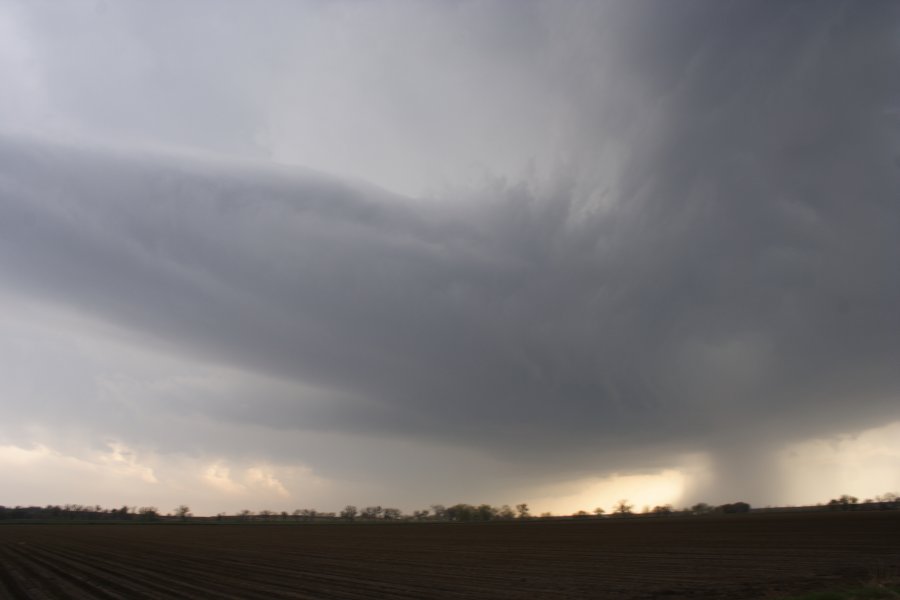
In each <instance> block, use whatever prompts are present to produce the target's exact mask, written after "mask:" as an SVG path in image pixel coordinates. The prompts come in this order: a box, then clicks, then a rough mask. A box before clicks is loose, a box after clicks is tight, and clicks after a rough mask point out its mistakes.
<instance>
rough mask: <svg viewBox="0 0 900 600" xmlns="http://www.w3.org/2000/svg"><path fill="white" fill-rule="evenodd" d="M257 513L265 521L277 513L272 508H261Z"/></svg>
mask: <svg viewBox="0 0 900 600" xmlns="http://www.w3.org/2000/svg"><path fill="white" fill-rule="evenodd" d="M256 514H258V515H259V516H260V518H261V519H262V520H263V521H268V520H270V519H271V518H272V517H273V516H274V515H275V513H274V512H272V511H271V510H261V511H259V512H258V513H256Z"/></svg>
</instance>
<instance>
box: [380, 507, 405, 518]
mask: <svg viewBox="0 0 900 600" xmlns="http://www.w3.org/2000/svg"><path fill="white" fill-rule="evenodd" d="M381 518H383V519H385V520H386V521H399V520H400V519H401V518H403V513H402V512H400V509H399V508H385V509H384V510H383V511H382V515H381Z"/></svg>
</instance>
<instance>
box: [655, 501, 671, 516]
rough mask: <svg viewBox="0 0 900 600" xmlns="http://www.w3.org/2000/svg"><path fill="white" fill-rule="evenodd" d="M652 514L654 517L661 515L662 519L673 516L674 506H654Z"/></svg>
mask: <svg viewBox="0 0 900 600" xmlns="http://www.w3.org/2000/svg"><path fill="white" fill-rule="evenodd" d="M652 512H653V514H654V515H659V516H660V517H668V516H669V515H671V514H672V505H671V504H660V505H658V506H654V507H653V511H652Z"/></svg>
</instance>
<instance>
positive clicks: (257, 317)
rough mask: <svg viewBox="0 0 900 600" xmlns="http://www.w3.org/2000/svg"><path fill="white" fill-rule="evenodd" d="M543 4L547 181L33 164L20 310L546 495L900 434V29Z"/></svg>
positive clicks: (790, 12) (19, 240) (101, 154)
mask: <svg viewBox="0 0 900 600" xmlns="http://www.w3.org/2000/svg"><path fill="white" fill-rule="evenodd" d="M532 8H534V10H528V11H526V10H524V9H522V12H519V13H517V14H518V15H519V17H520V20H522V21H523V23H522V24H521V25H523V26H524V25H525V24H530V25H529V27H526V29H527V30H528V31H531V32H532V34H533V37H529V39H525V40H523V39H521V38H519V37H516V36H513V35H512V34H511V33H510V32H511V29H510V28H506V27H503V26H501V25H500V24H499V21H500V19H499V18H497V19H496V20H489V23H493V24H495V25H496V26H497V30H496V31H497V36H498V41H497V46H498V48H499V49H502V50H505V51H506V52H511V51H512V49H515V48H518V47H523V48H525V47H529V46H535V45H536V47H537V49H535V48H534V47H531V48H530V50H529V52H528V53H527V55H528V56H530V57H539V58H540V60H539V61H538V64H537V65H536V66H535V67H534V73H535V74H536V77H538V80H537V81H536V83H535V89H539V88H541V87H542V86H543V85H545V84H546V85H548V86H550V87H551V88H553V89H554V92H553V94H552V95H553V97H554V98H555V100H554V102H556V103H557V104H555V105H554V106H555V110H557V111H558V113H557V114H556V116H555V119H556V120H555V125H554V127H555V130H556V131H557V133H558V138H557V139H556V141H555V142H554V143H555V144H556V146H557V147H556V148H555V150H558V151H559V153H560V156H559V157H557V158H558V159H559V160H558V163H557V165H554V168H552V169H551V168H545V169H544V170H542V171H541V172H542V173H544V175H540V174H534V175H532V176H530V177H529V176H526V177H524V178H522V179H521V180H519V179H516V178H503V177H497V178H495V179H492V180H490V181H488V182H486V183H484V185H481V186H478V187H465V188H461V189H457V190H455V191H448V192H445V193H444V194H443V196H442V197H441V198H440V201H439V202H433V203H421V202H420V203H416V202H412V201H409V200H405V199H403V198H401V197H398V196H394V195H392V194H390V193H388V192H385V191H382V190H379V189H377V188H374V187H369V186H365V185H363V184H357V183H347V182H346V181H342V180H340V179H336V178H331V177H327V176H324V175H320V174H316V173H314V172H308V171H303V170H300V169H289V168H283V169H280V168H279V169H276V168H273V167H268V166H264V165H260V164H254V163H241V162H238V161H232V162H224V161H216V160H212V159H203V160H201V159H197V158H191V157H190V156H187V155H183V156H179V155H169V156H166V155H161V154H159V153H156V154H154V153H141V152H137V151H134V152H131V153H128V152H121V153H112V152H110V151H108V150H99V149H97V150H90V149H85V148H83V147H78V146H65V145H53V144H48V143H44V142H37V141H34V140H29V139H27V138H20V139H14V138H4V139H3V140H2V142H0V215H2V220H0V270H2V271H0V272H2V282H3V283H2V287H3V289H5V290H7V291H15V292H16V293H19V294H26V295H34V296H38V297H41V298H44V299H49V300H51V301H53V302H58V303H62V304H65V305H71V306H76V307H78V308H79V309H80V310H84V311H86V312H89V313H92V314H96V315H99V316H101V317H103V318H108V319H111V320H114V321H115V322H117V323H119V324H122V325H125V326H126V327H129V328H132V329H134V330H137V331H141V332H146V333H147V334H149V335H151V336H154V337H158V338H160V339H164V340H167V341H169V342H171V343H174V344H176V345H178V346H180V347H182V348H185V349H187V350H188V351H189V352H191V353H195V354H197V355H198V356H202V357H205V358H207V359H211V360H214V361H222V362H225V363H228V364H233V365H237V366H239V367H241V368H244V369H247V370H252V371H259V372H263V373H267V374H270V375H274V376H276V377H278V378H281V379H286V380H296V381H298V382H303V383H304V384H308V385H310V386H314V388H315V389H316V390H318V392H314V393H312V392H311V393H312V394H313V395H315V394H316V393H318V394H320V395H321V397H316V398H312V399H310V398H297V399H293V398H291V397H290V395H284V394H282V395H280V396H279V398H280V399H277V400H276V399H274V398H266V397H263V398H255V399H254V400H253V402H254V403H256V404H255V405H258V410H244V409H239V408H238V407H237V405H231V404H228V403H222V404H219V405H212V404H211V405H210V406H209V407H207V408H205V409H204V410H208V411H210V412H211V416H213V417H214V418H215V417H218V418H229V419H231V418H233V419H236V420H246V419H249V420H251V421H258V422H262V423H263V424H265V425H268V426H272V427H277V428H288V429H290V428H297V429H302V428H325V429H329V430H333V431H339V432H358V433H375V434H378V435H383V434H390V435H402V436H411V437H416V438H420V439H423V440H429V439H435V440H442V441H445V442H449V443H452V444H468V445H473V446H477V447H482V448H485V449H488V450H489V451H491V452H493V453H496V454H497V455H501V456H504V457H507V458H521V459H522V460H527V461H528V463H529V464H531V465H535V468H540V465H541V464H544V465H550V466H553V465H559V461H560V459H561V458H563V457H566V460H568V461H570V462H569V463H567V464H568V465H569V467H567V468H570V467H571V468H573V469H575V470H577V468H578V467H577V465H579V464H582V463H583V464H588V463H591V462H596V459H597V457H598V456H602V457H604V458H605V459H606V460H607V461H609V463H608V464H616V465H627V466H633V467H641V466H647V465H652V464H664V463H665V460H666V453H668V452H680V451H684V452H688V451H696V450H701V451H704V450H705V451H713V452H714V453H719V454H721V455H722V456H723V457H724V458H723V460H722V461H721V464H720V465H719V467H718V475H719V477H720V478H723V477H727V476H728V473H729V472H735V471H740V473H742V474H743V475H742V476H743V477H744V478H745V479H746V478H747V473H752V472H753V469H755V468H757V467H756V466H754V465H753V464H752V463H757V464H760V463H761V461H762V460H763V459H764V458H765V455H766V453H765V452H761V451H760V450H759V448H761V447H763V446H766V445H770V444H771V445H773V446H774V445H777V444H780V443H784V442H786V441H789V440H792V439H800V438H803V437H804V436H809V435H815V434H825V433H831V432H835V431H840V430H845V429H846V428H848V427H857V428H858V427H863V426H867V425H872V424H874V423H877V422H879V420H880V419H885V418H890V417H896V416H897V412H896V408H895V406H896V398H897V394H898V392H900V375H898V371H897V369H896V365H897V364H900V336H898V335H897V334H898V332H900V312H898V311H897V308H896V307H897V306H898V305H900V272H898V268H897V263H896V259H897V256H898V255H900V241H898V240H900V203H898V198H897V190H898V189H900V171H898V169H897V167H896V161H897V156H898V145H897V132H898V117H897V114H898V113H897V111H898V106H900V98H898V92H900V89H898V80H897V77H896V72H897V67H898V66H900V65H898V48H897V41H896V40H897V39H898V38H897V35H896V34H897V24H898V19H897V17H898V14H897V12H898V9H897V6H896V5H895V4H891V3H878V2H871V3H865V4H862V3H831V2H817V3H809V2H796V3H784V2H779V3H774V2H736V3H724V2H723V3H720V2H715V3H710V2H680V3H667V2H659V3H650V2H646V3H618V4H609V5H602V6H597V5H593V4H584V5H573V6H569V7H567V8H565V9H560V10H559V11H558V12H555V11H554V10H553V8H552V7H551V6H546V5H534V7H532ZM516 10H519V9H516ZM514 12H515V11H514ZM489 14H490V13H489ZM488 29H490V28H488ZM560 32H563V33H564V34H565V35H562V34H561V33H560ZM507 34H509V35H507ZM601 34H602V35H601ZM595 38H596V39H595ZM529 125H530V124H529V123H528V122H522V123H521V126H522V127H528V126H529ZM535 127H537V128H538V129H540V126H539V124H535ZM423 151H427V148H423ZM557 167H558V168H557ZM548 173H549V174H548ZM311 400H312V401H311ZM576 454H577V455H578V456H575V455H576ZM748 454H751V455H758V456H760V457H761V458H760V460H759V461H755V460H750V461H748V460H747V459H746V456H745V455H748ZM616 461H618V462H616ZM729 462H731V463H732V464H731V467H729ZM734 465H738V466H737V467H735V466H734ZM613 468H615V467H613ZM720 481H721V479H720ZM735 485H738V483H735Z"/></svg>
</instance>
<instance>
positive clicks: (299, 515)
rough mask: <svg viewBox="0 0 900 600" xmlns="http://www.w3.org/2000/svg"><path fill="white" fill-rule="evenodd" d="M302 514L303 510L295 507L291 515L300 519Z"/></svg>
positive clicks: (297, 519) (295, 518) (296, 519)
mask: <svg viewBox="0 0 900 600" xmlns="http://www.w3.org/2000/svg"><path fill="white" fill-rule="evenodd" d="M302 515H303V511H302V510H300V509H299V508H295V509H294V510H293V511H291V516H292V517H294V520H295V521H299V520H300V517H301V516H302Z"/></svg>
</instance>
